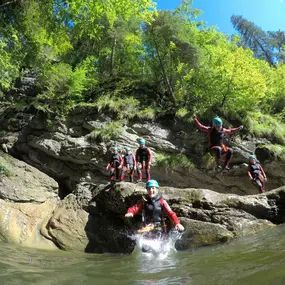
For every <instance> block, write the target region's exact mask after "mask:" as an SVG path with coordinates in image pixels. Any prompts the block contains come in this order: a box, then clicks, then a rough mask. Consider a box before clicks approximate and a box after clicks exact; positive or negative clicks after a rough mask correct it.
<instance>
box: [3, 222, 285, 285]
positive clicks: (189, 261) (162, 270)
mask: <svg viewBox="0 0 285 285" xmlns="http://www.w3.org/2000/svg"><path fill="white" fill-rule="evenodd" d="M0 251H1V260H0V284H1V285H12V284H13V285H16V284H17V285H18V284H19V285H26V284H37V285H53V284H56V285H61V284H63V285H64V284H66V285H75V284H76V285H77V284H78V285H79V284H80V285H81V284H82V285H91V284H92V285H95V284H96V285H100V284H116V285H117V284H195V285H212V284H213V285H216V284H219V285H223V284H233V285H246V284H251V285H255V284H258V285H265V284H268V285H269V284H270V285H279V284H280V285H283V284H285V226H283V225H281V226H277V227H275V228H273V229H269V230H266V231H264V232H262V233H259V234H257V235H254V236H251V237H246V238H241V239H239V240H235V241H232V242H230V243H227V244H223V245H219V246H211V247H210V246H209V247H203V248H200V249H196V250H188V251H178V252H175V251H172V252H170V253H169V254H168V255H167V256H164V257H163V258H161V257H160V258H157V257H156V256H154V255H151V254H144V253H141V252H140V251H139V250H138V249H136V250H135V251H134V252H133V253H132V254H130V255H114V254H101V255H98V254H85V253H75V252H64V251H53V252H51V251H42V250H34V249H27V248H23V247H20V246H15V245H14V246H11V245H8V244H4V243H0Z"/></svg>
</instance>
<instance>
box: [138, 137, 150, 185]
mask: <svg viewBox="0 0 285 285" xmlns="http://www.w3.org/2000/svg"><path fill="white" fill-rule="evenodd" d="M139 145H140V146H139V148H138V149H137V151H136V162H137V172H138V176H139V177H138V178H139V179H138V180H137V182H142V170H143V169H144V170H145V172H146V181H149V180H150V165H151V161H152V153H151V151H150V149H149V148H148V147H146V146H145V140H144V139H140V140H139Z"/></svg>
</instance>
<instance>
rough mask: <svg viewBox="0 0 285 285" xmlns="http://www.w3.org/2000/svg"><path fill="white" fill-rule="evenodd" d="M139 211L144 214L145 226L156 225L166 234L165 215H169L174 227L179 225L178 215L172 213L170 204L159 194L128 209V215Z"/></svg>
mask: <svg viewBox="0 0 285 285" xmlns="http://www.w3.org/2000/svg"><path fill="white" fill-rule="evenodd" d="M139 211H142V212H143V213H142V214H143V222H144V226H145V225H148V224H154V225H155V226H156V227H157V228H160V229H161V231H164V232H166V229H165V224H164V214H167V215H168V217H169V218H170V220H171V221H172V222H173V223H174V225H177V224H179V220H178V218H177V216H176V214H175V213H174V212H173V211H172V209H171V208H170V206H169V205H168V203H167V202H166V201H165V200H164V199H163V198H162V196H161V194H158V195H157V196H156V197H154V198H150V197H148V198H147V200H146V201H141V202H139V203H137V204H136V205H134V206H132V207H130V208H129V209H128V213H132V214H133V215H135V214H136V213H138V212H139Z"/></svg>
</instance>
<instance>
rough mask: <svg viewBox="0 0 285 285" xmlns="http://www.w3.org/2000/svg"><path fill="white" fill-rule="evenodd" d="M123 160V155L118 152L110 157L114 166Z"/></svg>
mask: <svg viewBox="0 0 285 285" xmlns="http://www.w3.org/2000/svg"><path fill="white" fill-rule="evenodd" d="M121 161H122V157H121V156H120V155H119V154H118V153H117V154H113V155H112V157H111V159H110V162H111V163H110V164H111V166H113V167H117V166H119V165H120V163H121Z"/></svg>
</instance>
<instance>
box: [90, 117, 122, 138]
mask: <svg viewBox="0 0 285 285" xmlns="http://www.w3.org/2000/svg"><path fill="white" fill-rule="evenodd" d="M122 131H123V123H122V122H121V121H114V122H110V123H108V124H106V125H105V126H104V128H103V129H95V130H94V131H92V133H91V140H92V141H93V140H96V139H99V140H101V141H108V140H111V139H116V138H117V137H118V136H119V135H120V133H121V132H122Z"/></svg>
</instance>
